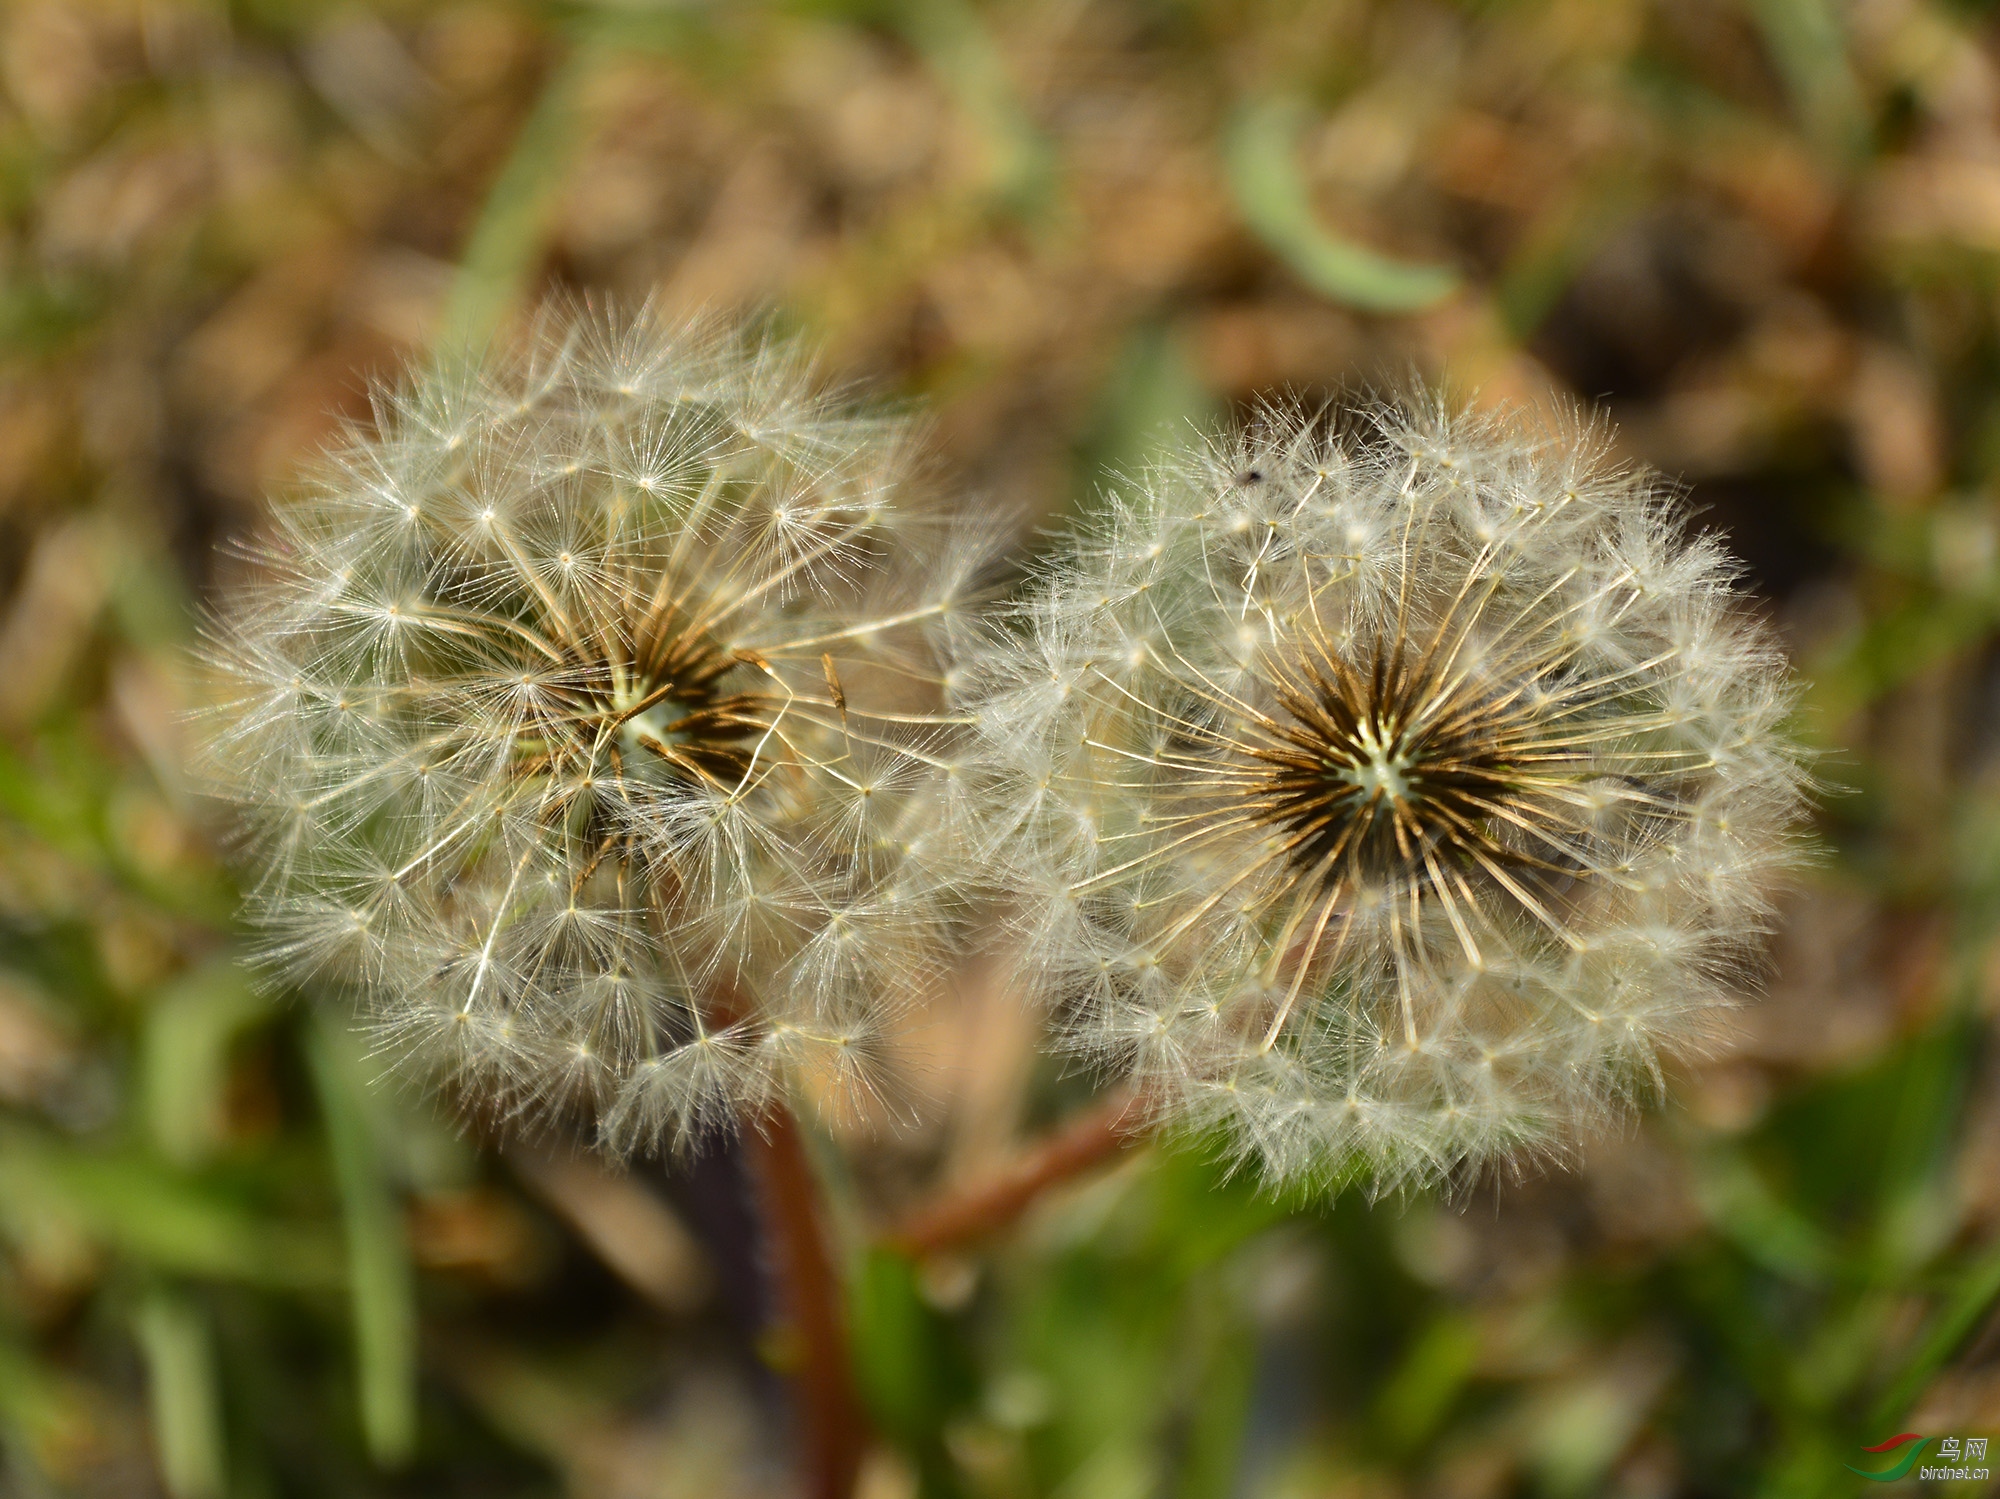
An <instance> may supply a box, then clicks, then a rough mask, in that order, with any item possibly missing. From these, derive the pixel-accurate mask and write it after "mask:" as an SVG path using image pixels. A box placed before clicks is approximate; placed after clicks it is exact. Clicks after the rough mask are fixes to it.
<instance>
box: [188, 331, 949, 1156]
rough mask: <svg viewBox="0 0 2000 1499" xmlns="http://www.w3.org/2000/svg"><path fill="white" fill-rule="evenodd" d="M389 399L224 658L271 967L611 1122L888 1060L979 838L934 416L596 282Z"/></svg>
mask: <svg viewBox="0 0 2000 1499" xmlns="http://www.w3.org/2000/svg"><path fill="white" fill-rule="evenodd" d="M373 406H374V417H373V421H372V423H371V424H370V425H369V426H368V427H366V428H357V429H355V430H354V431H352V432H350V433H348V434H347V435H346V436H345V437H344V438H343V439H342V440H341V441H340V442H339V444H338V445H337V446H336V447H335V449H334V450H333V451H332V452H331V453H330V454H329V456H328V458H327V460H326V462H325V463H324V465H323V466H322V471H321V472H320V474H319V475H318V476H317V477H316V478H315V479H314V480H313V482H311V483H310V484H308V485H307V486H306V487H305V488H304V489H303V491H302V492H301V493H299V494H297V495H295V496H294V497H292V498H291V499H289V500H288V501H286V502H285V503H283V504H281V505H280V506H278V507H277V509H276V512H275V514H274V515H273V517H272V520H271V522H270V525H269V529H268V531H267V533H266V535H265V536H264V537H263V538H262V540H261V541H260V543H259V544H257V545H256V546H255V547H254V548H253V549H252V556H253V560H254V562H255V563H256V564H257V566H256V569H255V573H254V576H251V577H249V578H246V579H245V580H244V581H243V583H242V584H241V585H240V586H239V587H238V588H236V589H235V590H234V591H233V592H232V593H231V594H230V595H229V596H228V597H226V598H225V599H224V600H223V601H222V603H221V604H220V605H219V607H218V609H217V612H216V617H215V619H214V622H213V624H212V626H211V629H210V632H209V643H208V647H207V649H206V652H205V659H206V663H207V666H208V668H209V674H210V679H211V683H212V687H213V701H214V705H213V707H212V708H211V709H209V710H208V712H207V714H206V717H205V724H206V728H207V734H206V742H207V746H208V760H209V766H208V768H209V771H210V773H211V781H212V783H213V785H214V786H215V788H216V789H217V790H218V792H219V793H220V794H222V795H223V796H225V797H226V798H228V799H229V800H231V801H232V802H234V803H235V805H236V807H237V809H238V811H239V813H240V821H241V825H242V829H243V835H244V838H243V841H244V852H245V857H246V863H247V866H248V868H249V870H250V872H251V876H252V885H251V890H250V895H249V908H250V912H251V915H252V916H253V918H254V920H255V921H256V923H257V925H258V926H259V928H260V929H261V931H262V933H263V943H264V947H263V952H264V956H265V958H266V959H267V961H268V963H269V964H270V966H271V968H272V970H273V971H274V972H275V973H276V974H278V975H280V976H282V977H283V978H285V979H287V980H290V981H294V982H300V983H309V984H312V985H314V986H316V987H320V988H344V989H345V990H347V991H348V992H349V993H350V994H351V995H352V997H353V998H354V999H355V1000H356V1001H357V1002H358V1004H359V1006H360V1008H361V1010H362V1012H363V1014H364V1016H365V1017H366V1019H367V1022H368V1023H369V1024H370V1025H371V1026H372V1027H373V1029H374V1030H375V1032H376V1033H377V1035H378V1036H379V1038H380V1039H381V1041H382V1043H383V1045H384V1047H385V1048H386V1049H387V1050H388V1051H389V1052H390V1053H391V1054H392V1055H394V1056H395V1057H397V1058H398V1059H399V1060H401V1061H402V1062H404V1063H406V1064H407V1065H408V1066H410V1067H411V1068H413V1069H414V1070H416V1071H417V1072H419V1073H421V1074H422V1075H424V1076H425V1077H426V1078H429V1079H432V1080H435V1081H439V1082H442V1083H444V1084H447V1085H449V1086H450V1087H451V1088H452V1089H453V1091H455V1092H456V1093H457V1095H458V1096H459V1097H460V1099H461V1100H462V1101H464V1102H465V1103H467V1104H468V1105H470V1106H471V1107H474V1108H476V1109H478V1110H480V1111H482V1112H484V1113H486V1114H488V1115H495V1116H503V1117H511V1118H515V1119H519V1120H523V1121H528V1122H541V1121H547V1120H549V1119H551V1118H553V1117H555V1116H557V1115H560V1114H563V1113H566V1112H571V1113H577V1112H580V1113H582V1114H584V1115H585V1116H587V1117H589V1118H591V1119H594V1120H595V1121H596V1123H597V1125H598V1126H599V1128H600V1129H601V1131H602V1133H603V1136H604V1138H605V1140H606V1141H607V1143H609V1144H611V1145H612V1146H614V1147H616V1148H621V1149H624V1148H638V1147H641V1146H646V1145H650V1144H657V1143H662V1142H664V1143H667V1144H685V1143H688V1142H690V1141H692V1140H694V1139H695V1138H697V1137H699V1135H700V1134H701V1133H703V1132H704V1131H705V1130H707V1129H710V1128H713V1127H715V1126H717V1125H718V1124H720V1123H722V1122H724V1121H726V1120H728V1119H732V1118H737V1117H742V1116H743V1114H744V1111H746V1110H747V1111H751V1112H752V1113H754V1111H755V1110H756V1109H757V1108H758V1107H760V1106H761V1105H762V1103H763V1102H764V1101H766V1100H768V1099H769V1098H770V1097H771V1096H772V1094H773V1091H774V1090H776V1089H779V1088H781V1087H787V1086H790V1085H791V1081H792V1080H793V1079H794V1078H795V1077H797V1076H799V1075H802V1074H810V1075H812V1076H814V1077H822V1078H824V1077H834V1076H838V1077H840V1078H858V1077H860V1076H861V1075H862V1074H864V1073H865V1072H866V1064H867V1063H868V1062H869V1061H870V1060H871V1057H872V1055H873V1052H874V1050H875V1048H872V1047H871V1046H869V1045H863V1044H861V1039H860V1038H863V1037H865V1036H872V1035H874V1034H875V1033H877V1032H878V1031H879V1030H880V1028H881V1026H882V1024H883V1023H884V1022H885V1021H886V1019H887V1017H889V1016H890V1015H891V1014H893V1013H894V1011H895V1010H896V1008H897V1007H898V1006H899V1005H900V1004H902V1003H903V1002H904V1001H905V1000H907V999H908V998H909V997H910V996H911V995H912V994H913V993H914V992H915V991H917V990H918V989H920V988H921V987H922V986H923V984H924V983H926V982H927V980H928V978H929V976H930V975H932V974H933V973H934V972H935V971H936V969H937V966H938V959H937V956H936V949H937V947H938V945H939V942H940V940H941V938H942V937H943V935H944V934H945V933H946V931H947V930H948V929H949V927H950V924H951V912H950V909H949V903H948V899H947V897H948V892H949V890H950V889H951V888H952V886H953V885H954V884H955V883H957V882H958V876H957V875H956V873H955V872H954V870H953V868H952V861H953V859H954V858H956V857H958V854H957V852H956V851H957V850H959V849H962V848H964V847H965V845H966V840H965V839H964V838H962V837H956V836H952V835H951V833H950V832H949V830H948V829H947V828H946V827H945V826H944V824H945V823H947V822H948V821H949V820H950V819H952V818H954V817H957V816H959V815H961V814H960V812H959V810H958V808H959V805H960V803H961V802H962V800H963V799H962V797H958V798H954V797H949V796H943V795H940V794H938V793H937V792H936V790H935V786H934V783H935V782H936V781H937V780H938V779H939V778H940V777H941V776H942V775H944V774H945V773H946V772H947V771H948V770H949V769H950V768H951V753H952V746H951V744H950V741H949V737H948V736H949V730H948V728H947V727H946V726H944V725H943V723H942V721H941V719H940V717H939V711H938V710H939V704H940V691H941V689H940V682H941V677H942V669H943V660H944V653H943V650H942V646H943V645H944V643H945V641H946V638H947V636H948V634H949V630H948V629H944V628H942V627H941V626H940V622H941V621H944V620H946V619H948V618H950V617H951V616H952V614H953V611H954V607H955V603H956V595H957V594H958V592H959V591H961V590H963V589H964V588H965V587H966V586H967V584H968V583H969V581H970V580H971V579H972V578H973V577H974V575H975V574H976V573H977V572H978V571H979V569H980V566H981V559H982V556H983V554H984V551H985V550H986V548H985V545H984V543H982V542H980V541H978V540H976V539H972V538H970V536H969V533H967V532H966V531H965V530H964V529H963V528H955V527H954V525H953V524H952V523H951V522H950V520H949V518H948V517H947V516H945V515H944V514H943V512H942V511H941V509H940V507H939V506H938V505H937V504H936V502H935V501H934V500H932V499H930V498H928V497H927V496H928V491H927V490H926V489H925V487H924V486H923V485H922V484H921V483H919V482H917V481H916V475H917V472H918V468H917V462H916V453H915V448H914V445H913V442H912V438H911V434H910V432H909V431H908V429H907V427H906V425H904V424H902V423H899V422H895V421H890V420H885V419H882V418H879V417H876V416H872V415H868V414H866V413H859V412H855V411H853V410H850V409H849V408H847V407H845V406H843V405H840V404H838V403H837V402H835V401H833V400H832V399H830V398H829V397H827V396H826V395H824V394H823V393H821V390H820V387H819V386H818V385H817V383H816V382H815V380H814V378H813V375H812V372H811V369H810V367H809V364H808V362H807V361H806V360H805V359H804V358H803V357H802V356H801V355H800V354H799V352H798V351H797V350H796V349H794V348H791V347H790V346H787V345H783V344H778V343H773V342H768V341H759V340H757V339H755V338H750V337H745V336H740V335H736V334H733V333H730V332H728V331H726V330H722V329H717V328H683V329H678V330H675V329H668V328H665V327H663V326H662V325H661V324H660V323H659V322H658V321H657V319H655V318H653V317H651V316H649V315H642V316H639V317H636V318H617V317H605V316H601V315H597V314H594V313H590V312H587V311H577V310H556V311H552V312H550V313H548V314H546V315H545V316H544V317H543V318H542V320H541V321H540V323H539V324H538V326H537V327H536V328H535V329H534V331H533V333H532V334H531V336H529V337H527V338H526V339H525V340H523V341H522V343H521V345H520V346H519V347H518V348H516V349H515V350H514V351H512V352H510V353H506V354H504V355H496V356H494V357H492V358H489V359H486V360H483V361H470V362H461V363H458V364H451V363H448V362H447V363H440V364H437V365H435V366H433V367H431V368H428V369H426V370H424V371H423V372H421V373H417V374H413V375H411V376H410V377H408V378H407V379H406V380H405V381H403V382H402V383H401V384H398V385H394V386H388V387H384V388H382V389H379V390H377V391H376V392H375V393H374V397H373ZM913 851H920V852H913ZM816 1051H819V1052H824V1053H825V1056H824V1057H815V1055H814V1053H815V1052H816Z"/></svg>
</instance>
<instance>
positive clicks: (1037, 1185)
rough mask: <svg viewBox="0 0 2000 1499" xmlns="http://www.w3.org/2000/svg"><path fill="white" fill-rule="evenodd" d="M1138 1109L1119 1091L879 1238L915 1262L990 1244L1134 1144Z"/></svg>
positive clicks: (1129, 1096) (1131, 1094) (1135, 1102)
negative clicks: (1047, 1195) (1049, 1195)
mask: <svg viewBox="0 0 2000 1499" xmlns="http://www.w3.org/2000/svg"><path fill="white" fill-rule="evenodd" d="M1144 1112H1145V1111H1144V1109H1143V1107H1142V1105H1141V1103H1140V1099H1139V1096H1138V1094H1136V1093H1134V1092H1131V1091H1127V1090H1120V1091H1119V1092H1116V1093H1114V1094H1112V1095H1111V1096H1110V1097H1109V1098H1107V1099H1105V1100H1104V1102H1102V1103H1101V1104H1098V1105H1097V1106H1095V1107H1093V1108H1090V1109H1086V1110H1084V1111H1083V1112H1082V1113H1080V1114H1078V1115H1077V1116H1076V1117H1075V1118H1074V1119H1071V1120H1070V1121H1069V1122H1068V1123H1066V1124H1064V1125H1063V1127H1062V1128H1061V1129H1059V1130H1057V1131H1056V1132H1055V1133H1054V1134H1052V1135H1050V1136H1049V1137H1048V1138H1047V1139H1045V1140H1043V1141H1041V1142H1040V1143H1039V1144H1037V1145H1035V1146H1034V1147H1032V1148H1031V1149H1029V1150H1028V1151H1027V1152H1026V1153H1024V1154H1023V1155H1021V1156H1020V1157H1019V1158H1017V1159H1016V1160H1014V1161H1013V1162H1012V1163H1010V1164H1009V1165H1007V1166H1006V1167H1004V1168H1003V1169H1002V1170H1000V1171H999V1172H997V1173H996V1174H995V1175H993V1176H992V1177H990V1178H988V1179H987V1180H985V1181H983V1182H978V1183H975V1184H974V1185H972V1186H970V1187H967V1188H965V1189H963V1190H961V1191H956V1192H951V1193H948V1194H946V1195H944V1196H943V1197H942V1198H941V1199H940V1200H938V1201H935V1202H933V1203H931V1204H929V1205H928V1206H926V1207H921V1208H919V1209H918V1210H917V1211H916V1212H914V1213H912V1214H911V1215H910V1216H909V1217H907V1218H905V1219H904V1220H903V1221H902V1223H901V1224H899V1225H898V1226H897V1227H895V1228H893V1229H891V1230H890V1231H889V1232H888V1233H887V1234H885V1235H884V1236H883V1241H882V1242H883V1243H884V1244H885V1245H887V1246H888V1247H889V1248H891V1249H895V1250H899V1251H901V1252H902V1253H904V1254H907V1255H910V1256H912V1257H914V1258H922V1257H923V1256H925V1255H931V1254H938V1253H941V1252H942V1251H944V1250H947V1249H956V1248H959V1247H961V1246H963V1245H966V1244H970V1243H972V1242H974V1241H976V1240H979V1239H984V1238H988V1237H990V1236H991V1235H993V1234H996V1233H998V1232H999V1231H1000V1230H1001V1229H1003V1228H1006V1227H1007V1226H1008V1225H1010V1224H1011V1223H1013V1222H1014V1221H1015V1220H1016V1219H1018V1218H1019V1217H1020V1216H1021V1215H1022V1214H1023V1213H1024V1212H1026V1211H1027V1210H1028V1208H1029V1207H1030V1206H1032V1205H1033V1204H1034V1202H1035V1201H1036V1200H1037V1199H1038V1198H1039V1197H1041V1195H1042V1194H1043V1193H1044V1192H1046V1191H1048V1189H1049V1188H1051V1187H1054V1186H1059V1185H1061V1184H1062V1183H1063V1182H1066V1181H1070V1180H1072V1179H1073V1178H1075V1177H1078V1176H1081V1175H1083V1174H1084V1173H1085V1172H1086V1171H1089V1170H1090V1169H1091V1168H1093V1167H1094V1166H1097V1165H1099V1164H1100V1163H1101V1162H1103V1161H1106V1160H1108V1159H1110V1158H1111V1157H1112V1156H1115V1155H1116V1154H1117V1153H1118V1152H1119V1151H1121V1150H1123V1149H1124V1148H1125V1147H1126V1146H1127V1145H1129V1144H1131V1143H1132V1140H1133V1138H1134V1135H1135V1134H1136V1132H1137V1131H1138V1130H1139V1128H1140V1127H1141V1124H1142V1120H1143V1115H1144Z"/></svg>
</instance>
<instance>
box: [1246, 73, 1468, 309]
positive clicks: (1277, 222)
mask: <svg viewBox="0 0 2000 1499" xmlns="http://www.w3.org/2000/svg"><path fill="white" fill-rule="evenodd" d="M1302 115H1303V111H1302V110H1301V109H1300V108H1299V107H1298V106H1297V105H1296V104H1293V103H1291V102H1289V101H1286V100H1282V99H1267V100H1264V101H1261V102H1258V103H1254V104H1250V105H1246V106H1245V107H1244V108H1243V109H1242V110H1241V111H1239V112H1238V114H1237V116H1236V119H1235V121H1234V123H1233V124H1232V125H1231V126H1230V128H1229V131H1228V136H1227V139H1226V141H1225V155H1226V158H1227V165H1228V170H1229V185H1230V187H1231V189H1232V190H1233V191H1234V192H1235V195H1236V206H1237V209H1238V211H1239V212H1240V213H1241V214H1242V215H1243V221H1244V223H1246V224H1248V225H1249V226H1250V228H1251V229H1252V230H1254V231H1255V232H1256V234H1257V237H1258V238H1259V239H1261V240H1263V241H1264V243H1265V244H1266V245H1267V246H1268V247H1269V248H1270V249H1271V250H1272V251H1274V252H1275V253H1276V254H1277V255H1278V256H1279V258H1281V259H1282V260H1283V261H1284V262H1285V264H1286V265H1288V266H1290V267H1291V269H1292V271H1293V273H1294V274H1295V275H1297V276H1298V278H1299V279H1300V280H1301V281H1303V282H1305V283H1306V285H1307V286H1310V287H1311V288H1312V289H1313V290H1314V291H1316V292H1318V293H1320V294H1321V295H1322V296H1325V297H1330V298H1332V299H1333V300H1334V301H1336V302H1342V303H1345V304H1346V305H1347V306H1349V307H1355V308H1359V309H1360V310H1361V311H1363V312H1418V311H1421V310H1422V309H1424V308H1426V307H1431V306H1434V305H1436V304H1437V303H1439V302H1441V301H1443V300H1444V299H1445V298H1446V297H1448V296H1450V295H1451V294H1452V293H1453V292H1454V291H1456V290H1458V285H1459V280H1458V276H1457V274H1456V273H1455V272H1453V271H1451V270H1449V269H1447V268H1446V267H1444V266H1437V265H1415V264H1411V263H1410V262H1408V261H1402V260H1393V259H1391V258H1390V257H1389V256H1387V255H1383V254H1380V253H1379V252H1377V251H1374V250H1370V249H1368V248H1367V247H1365V246H1363V245H1358V244H1355V243H1354V242H1353V241H1352V240H1348V239H1343V238H1341V237H1340V236H1339V235H1336V234H1333V233H1331V232H1329V231H1328V230H1327V229H1326V228H1324V227H1323V226H1322V225H1321V224H1320V222H1319V220H1318V217H1317V216H1316V215H1315V214H1314V212H1313V206H1312V196H1311V194H1310V193H1309V192H1308V190H1307V188H1306V180H1305V176H1304V174H1303V173H1301V172H1300V171H1299V167H1298V162H1297V158H1296V151H1295V148H1296V147H1297V144H1298V136H1299V129H1300V126H1301V124H1302Z"/></svg>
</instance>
